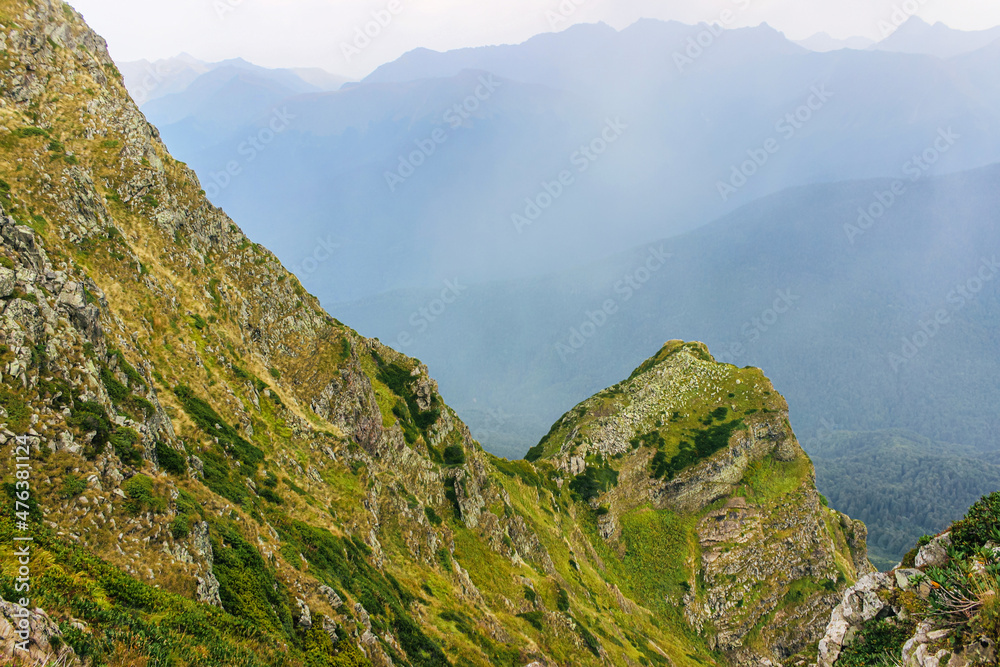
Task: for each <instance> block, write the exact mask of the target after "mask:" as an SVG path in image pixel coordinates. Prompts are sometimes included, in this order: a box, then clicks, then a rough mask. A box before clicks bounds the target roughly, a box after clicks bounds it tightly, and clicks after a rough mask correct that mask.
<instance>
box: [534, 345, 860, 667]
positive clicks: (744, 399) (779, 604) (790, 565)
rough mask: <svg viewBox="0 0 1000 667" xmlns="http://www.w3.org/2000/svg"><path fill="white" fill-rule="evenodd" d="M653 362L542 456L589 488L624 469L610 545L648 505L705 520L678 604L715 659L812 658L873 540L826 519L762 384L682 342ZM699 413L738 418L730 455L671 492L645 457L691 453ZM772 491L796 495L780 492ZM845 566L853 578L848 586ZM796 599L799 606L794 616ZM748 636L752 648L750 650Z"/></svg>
mask: <svg viewBox="0 0 1000 667" xmlns="http://www.w3.org/2000/svg"><path fill="white" fill-rule="evenodd" d="M655 361H657V362H658V363H655V364H653V365H650V364H649V363H647V364H646V365H645V366H644V367H643V368H644V369H646V370H645V372H642V371H643V369H640V371H639V372H637V374H636V375H633V378H631V379H630V380H628V381H626V382H623V383H621V384H620V385H618V386H616V387H614V388H612V389H611V390H609V391H608V392H604V393H602V394H599V395H598V396H597V397H595V398H594V399H591V400H590V401H587V402H585V403H583V404H581V405H580V406H578V407H577V408H576V409H575V410H574V411H573V412H571V413H569V414H567V416H566V417H564V418H563V420H562V421H561V422H560V423H559V424H557V427H556V428H554V429H553V432H552V433H550V434H549V436H548V438H547V439H546V440H545V441H543V443H542V444H541V445H540V448H542V449H543V450H544V451H546V452H548V451H551V452H552V454H551V456H553V458H554V463H555V465H556V466H557V467H558V468H559V469H560V470H561V471H562V472H563V474H564V475H566V477H567V478H578V479H579V477H578V476H580V475H584V473H585V471H586V470H587V468H588V467H590V466H596V465H599V464H601V461H602V460H603V461H605V462H607V461H612V462H613V461H616V460H619V459H620V460H622V461H623V462H624V463H623V464H621V465H620V467H619V466H618V465H617V464H613V465H614V466H615V467H616V468H617V472H618V474H619V481H618V485H617V487H615V488H612V489H610V490H609V491H608V493H607V494H606V495H602V496H601V498H600V502H601V503H604V504H605V505H606V506H607V509H608V511H607V513H606V514H604V515H603V516H602V517H600V519H599V529H600V531H601V535H602V536H603V537H605V539H607V540H609V541H610V542H611V543H613V544H614V543H616V542H620V541H622V540H623V539H626V538H627V535H625V534H624V533H623V529H622V527H621V525H622V523H623V518H626V517H628V516H629V515H630V514H633V513H634V512H636V511H637V510H638V511H642V508H643V506H644V505H645V504H648V505H650V506H651V507H652V508H654V509H656V510H660V511H663V512H669V513H672V514H673V515H688V516H695V517H698V521H697V523H696V524H695V526H694V530H693V535H692V537H693V538H694V539H696V540H697V544H698V546H699V549H698V552H697V553H695V554H692V556H693V557H694V558H695V559H696V561H695V563H696V564H695V567H692V568H691V569H690V571H689V573H688V580H687V582H686V585H687V592H686V593H685V594H684V595H683V597H682V598H681V599H679V600H677V602H678V603H679V604H681V605H682V606H683V615H684V618H685V619H686V621H687V623H688V624H689V625H690V626H691V627H692V628H695V629H696V630H697V631H699V632H702V631H705V632H707V630H706V629H707V628H711V633H710V636H709V637H708V638H707V641H708V645H709V646H710V647H711V648H712V649H714V650H719V651H723V652H725V653H727V654H728V655H729V656H730V659H731V660H732V661H733V662H734V664H758V663H759V662H761V661H763V660H768V661H771V662H772V663H777V662H779V661H781V660H782V659H784V658H786V657H788V656H791V655H793V654H795V653H797V652H798V651H800V650H802V649H804V648H806V647H807V646H809V645H810V644H814V643H815V642H816V641H817V640H818V639H819V638H820V637H821V636H822V633H823V629H824V627H825V624H826V620H827V618H828V617H829V614H830V611H831V610H832V609H833V608H834V606H835V605H836V604H837V601H838V599H839V595H838V590H843V589H844V588H845V587H846V586H847V585H848V584H849V583H851V580H853V578H854V577H858V576H863V575H865V574H867V573H869V572H871V571H872V570H873V568H872V566H871V564H870V563H869V562H868V558H867V548H866V544H865V540H864V538H865V534H866V531H865V529H864V526H863V524H860V522H853V521H851V520H850V519H849V518H847V517H845V516H843V515H841V514H839V513H836V512H833V511H832V510H828V509H825V508H824V507H823V506H822V505H821V503H820V499H819V494H818V493H817V492H816V488H815V478H814V474H813V471H812V466H811V464H810V463H809V461H808V458H807V457H806V455H805V453H804V452H803V451H802V449H801V447H800V446H799V444H798V442H797V440H796V439H795V436H794V434H793V433H792V432H791V429H790V427H789V425H788V420H787V405H786V404H785V402H784V400H783V399H781V397H780V396H777V394H775V392H774V391H773V388H772V387H771V385H770V383H769V382H768V381H767V380H766V379H764V378H763V376H761V375H760V373H759V372H757V371H749V372H746V371H739V370H738V369H735V368H733V367H731V366H723V365H721V364H716V363H715V362H714V361H713V360H712V359H711V357H710V355H709V354H708V352H707V350H706V349H705V348H704V347H703V346H698V345H683V344H681V343H679V342H672V343H668V344H667V346H665V348H664V349H663V350H662V351H661V352H660V354H659V355H657V357H656V358H655ZM647 366H650V367H649V368H646V367H647ZM619 403H620V404H621V405H623V406H625V407H621V408H619V407H618V404H619ZM739 405H742V406H743V407H742V408H740V407H739ZM696 406H697V407H696ZM702 406H704V407H702ZM697 410H702V411H704V412H710V411H712V410H716V411H719V412H718V413H717V414H719V415H720V416H719V419H720V420H724V419H726V418H728V419H733V418H734V413H735V412H736V411H737V410H742V414H735V417H742V418H741V419H738V421H739V424H738V425H735V426H734V427H733V429H732V431H731V435H728V436H727V435H725V434H724V435H722V436H720V437H728V442H719V443H718V445H717V446H718V447H719V450H718V451H717V452H715V453H713V454H711V455H709V456H705V457H702V458H701V459H700V460H696V461H695V462H694V463H693V464H690V465H688V466H686V467H684V468H683V469H681V470H678V471H675V473H674V474H673V475H672V476H670V477H668V478H666V479H662V480H661V479H657V478H656V477H655V476H651V474H650V466H651V465H653V466H655V465H656V464H655V461H656V458H655V457H653V454H652V453H645V452H648V451H649V450H644V447H647V446H648V445H649V444H650V443H651V442H660V443H662V444H661V445H660V446H659V451H660V452H661V453H660V454H657V455H656V456H662V455H663V454H662V453H663V452H670V451H671V445H670V443H669V442H667V440H666V439H677V440H678V441H681V443H682V444H683V441H684V440H685V439H688V438H694V437H696V434H697V432H698V430H699V429H704V427H705V426H706V425H711V424H713V423H715V422H713V421H711V420H709V419H708V418H702V419H701V420H697V421H694V424H693V428H692V426H691V424H692V420H691V418H690V415H691V413H692V412H693V411H697ZM723 415H729V417H725V416H723ZM732 423H733V424H735V422H732ZM702 432H703V433H705V432H704V431H702ZM724 433H728V431H726V432H724ZM702 437H703V439H704V437H705V436H704V435H703V436H702ZM723 445H724V446H723ZM556 446H558V449H556ZM633 452H634V453H633ZM622 457H624V458H622ZM650 457H653V462H652V464H651V461H650ZM666 459H667V457H666V456H664V460H666ZM605 465H606V464H605ZM779 470H780V471H781V472H778V471H779ZM782 476H784V477H785V478H784V479H781V478H782ZM772 485H780V486H784V487H786V488H785V489H784V490H782V491H780V492H774V491H772V490H771V489H770V488H769V487H771V486H772ZM595 502H597V501H595ZM720 505H721V506H720ZM838 560H840V561H841V562H842V561H843V560H846V561H847V562H849V563H850V564H851V568H850V570H851V571H850V573H849V574H850V577H851V580H845V578H844V575H843V572H842V566H841V565H839V564H838ZM806 582H808V583H806ZM793 589H794V590H799V591H803V592H802V593H795V594H794V595H795V598H794V602H793V603H791V604H789V600H790V599H792V598H789V596H790V595H792V593H791V591H792V590H793ZM747 600H752V601H753V604H745V601H747ZM751 634H755V635H756V636H757V639H756V641H755V642H754V644H755V648H749V647H748V646H747V645H746V641H745V640H746V638H747V637H748V636H749V635H751ZM761 647H766V648H763V649H762V648H761Z"/></svg>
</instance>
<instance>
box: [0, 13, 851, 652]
mask: <svg viewBox="0 0 1000 667" xmlns="http://www.w3.org/2000/svg"><path fill="white" fill-rule="evenodd" d="M0 24H2V29H0V64H2V65H3V67H2V74H0V209H2V210H0V239H2V245H0V299H2V302H0V309H2V316H0V376H2V377H0V381H2V383H0V410H2V411H0V422H2V424H3V426H2V430H0V434H2V437H0V443H2V446H0V461H2V463H0V471H2V476H3V484H4V499H3V503H2V507H0V542H2V543H3V545H4V546H3V554H4V556H3V561H2V569H0V638H2V640H3V644H2V648H0V652H2V655H4V656H5V658H4V659H5V660H6V661H7V662H12V661H13V662H14V664H19V663H20V664H32V661H34V660H40V661H44V660H47V659H55V660H61V662H60V664H88V665H105V664H107V665H133V664H156V665H160V664H164V665H166V664H177V665H213V666H214V665H310V666H314V665H338V666H342V665H376V666H386V665H412V666H414V667H419V666H425V665H426V666H435V667H438V666H441V665H516V666H518V667H520V666H522V665H529V664H530V665H536V666H537V665H546V666H548V665H570V664H572V665H651V664H652V665H674V666H677V667H682V666H685V665H691V666H693V665H723V664H740V665H742V664H746V665H750V664H761V661H771V662H772V663H773V662H776V661H778V660H782V659H784V658H785V657H787V656H790V655H792V654H794V653H796V652H798V651H800V650H802V649H805V648H807V647H808V646H809V645H810V643H815V641H817V640H818V639H819V638H820V635H821V634H822V631H823V626H824V624H825V621H826V618H827V617H828V616H829V613H830V611H831V609H833V607H834V605H835V604H836V602H837V600H838V598H839V595H838V593H839V592H840V591H842V590H843V589H845V588H846V587H847V586H849V585H851V584H853V583H854V582H855V581H856V579H857V578H858V577H859V576H861V575H865V574H867V573H868V571H869V569H870V566H869V565H868V562H867V559H866V557H865V546H864V536H865V530H864V527H863V526H862V525H861V524H859V523H856V522H852V521H851V520H850V519H848V518H847V517H845V516H843V515H840V514H838V513H836V512H833V511H832V510H829V509H827V508H824V507H823V505H822V502H821V498H820V496H819V495H818V493H817V492H816V490H815V485H814V475H813V470H812V467H811V464H810V462H809V460H808V458H807V457H806V456H805V455H804V454H803V452H802V450H801V449H800V448H799V446H798V444H797V441H796V440H795V437H794V435H793V434H792V432H791V429H790V427H789V424H788V420H787V405H786V404H785V402H784V400H783V399H782V398H781V397H780V396H778V395H777V393H776V392H775V391H774V389H773V387H772V386H771V385H770V383H769V382H768V381H767V380H766V379H765V378H764V377H763V375H762V374H761V373H760V372H759V371H756V370H754V369H749V368H748V369H742V370H739V369H737V368H735V367H733V366H726V365H722V364H718V363H716V362H715V361H714V360H713V359H712V357H711V356H710V355H709V354H708V351H707V350H706V349H705V348H704V346H701V345H698V344H683V343H679V342H673V343H669V344H667V345H666V346H665V347H664V348H663V349H662V350H661V351H660V352H659V354H658V355H657V356H656V357H654V358H652V359H650V360H649V361H648V362H647V363H646V364H645V365H644V366H643V367H641V368H640V369H638V370H637V371H636V373H635V374H634V375H633V376H632V377H631V378H629V379H628V380H627V381H625V382H622V383H621V384H619V385H616V386H615V387H613V388H612V389H609V390H607V391H606V392H603V393H601V394H599V395H598V396H596V397H594V398H593V399H590V400H589V401H586V402H585V403H583V404H581V405H580V406H577V408H575V409H574V410H573V411H572V412H570V413H569V414H567V415H566V416H565V417H564V418H563V419H562V420H560V421H559V422H558V423H557V424H556V426H555V427H554V428H553V430H552V432H551V433H550V435H549V436H548V437H547V438H546V439H545V440H544V441H543V442H542V443H541V444H540V445H539V447H537V448H536V449H535V450H533V452H532V456H531V459H532V460H531V461H519V462H510V461H505V460H502V459H497V458H495V457H492V456H490V455H489V454H487V453H486V452H484V451H483V450H482V448H481V447H480V446H479V445H478V443H476V442H475V441H474V440H473V439H472V437H471V435H470V433H469V430H468V429H467V428H466V427H465V425H464V424H463V423H462V422H461V421H460V420H459V418H458V416H457V415H456V414H455V413H454V411H453V410H451V409H450V408H449V407H448V406H446V405H445V404H444V402H443V400H442V399H441V397H440V395H439V394H438V392H437V386H436V384H435V383H434V381H433V380H431V379H430V377H429V376H428V371H427V368H426V367H425V366H423V365H422V364H420V362H418V361H416V360H414V359H410V358H407V357H405V356H403V355H400V354H398V353H396V352H394V351H393V350H391V349H389V348H387V347H385V346H383V345H382V344H381V343H379V342H378V341H377V340H368V339H364V338H362V337H361V336H359V335H357V334H356V333H355V332H353V331H352V330H351V329H349V328H347V327H346V326H344V325H343V324H341V323H340V322H338V321H337V320H335V319H333V318H332V317H330V316H329V315H328V314H326V313H325V312H324V311H323V310H322V309H321V308H320V306H319V303H318V301H317V300H316V299H315V298H314V297H312V296H311V295H309V294H307V293H306V292H305V290H304V289H303V288H302V286H301V284H300V283H299V282H298V280H297V279H296V278H295V277H294V276H293V275H291V274H289V273H288V272H287V271H285V270H284V269H283V268H282V266H281V265H280V264H279V263H278V262H277V261H276V259H275V258H274V256H273V255H272V254H271V253H270V252H268V251H267V250H266V249H264V248H262V247H260V246H259V245H256V244H254V243H252V242H251V241H250V240H249V239H247V238H246V236H244V235H243V233H242V232H241V231H240V230H239V229H238V228H237V227H236V226H235V225H234V224H233V223H232V221H231V220H230V219H229V218H228V217H226V215H225V214H224V213H223V212H222V211H221V210H219V209H217V208H215V207H213V206H212V205H211V204H210V203H208V201H207V200H206V199H205V197H204V192H203V191H202V189H201V186H200V184H199V182H198V180H197V178H196V177H195V175H194V173H193V172H192V171H191V170H189V169H188V168H187V167H186V166H185V165H183V164H182V163H179V162H177V161H176V160H174V159H173V158H171V156H170V155H169V154H168V153H167V151H166V150H165V148H164V147H163V144H162V143H161V142H160V140H159V137H158V134H157V131H156V129H155V128H153V127H152V126H151V125H149V124H148V123H147V122H146V120H145V119H144V117H143V116H142V114H141V113H140V112H139V111H138V109H137V107H136V106H135V104H134V103H133V102H132V101H131V99H130V98H129V97H128V95H127V93H126V92H125V89H124V87H123V85H122V82H121V75H120V73H119V72H118V71H117V69H116V68H115V66H114V64H113V62H112V61H111V59H110V57H109V56H108V53H107V50H106V46H105V44H104V43H103V41H102V40H101V39H100V38H99V37H97V36H96V35H95V34H94V33H93V32H91V31H90V30H89V29H88V28H87V26H86V25H85V24H84V23H83V21H82V20H81V18H80V17H79V16H78V15H77V14H76V13H75V12H74V11H73V10H72V9H71V8H70V7H69V6H68V5H65V4H63V3H61V2H59V1H58V0H33V1H32V0H0ZM275 224H278V225H281V224H287V223H286V221H283V220H278V219H276V220H275ZM18 538H31V541H30V542H29V541H27V540H26V539H20V540H19V539H18ZM25 618H26V620H27V622H26V623H25V622H24V620H25ZM24 626H27V627H26V629H25V630H24V632H23V636H22V635H21V634H19V633H20V631H21V629H22V628H23V627H24ZM22 648H26V649H28V651H27V652H24V651H21V649H22ZM765 664H766V663H765Z"/></svg>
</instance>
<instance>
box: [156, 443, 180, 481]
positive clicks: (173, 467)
mask: <svg viewBox="0 0 1000 667" xmlns="http://www.w3.org/2000/svg"><path fill="white" fill-rule="evenodd" d="M156 460H157V461H159V463H160V467H161V468H163V469H164V470H166V471H167V472H169V473H173V474H175V475H184V474H186V473H187V457H186V456H184V455H183V454H182V453H180V452H179V451H177V450H176V449H174V448H173V447H171V446H170V445H168V444H166V443H164V442H157V443H156Z"/></svg>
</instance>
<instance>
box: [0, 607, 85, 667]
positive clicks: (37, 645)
mask: <svg viewBox="0 0 1000 667" xmlns="http://www.w3.org/2000/svg"><path fill="white" fill-rule="evenodd" d="M25 612H27V618H24V616H23V615H24V613H25ZM24 626H27V627H26V628H25V627H24ZM22 633H23V634H22ZM0 637H2V638H3V642H0V662H2V663H5V664H7V663H8V662H9V661H12V660H14V659H15V651H16V647H15V642H17V643H19V642H22V641H27V644H28V651H27V653H22V652H20V651H17V656H16V657H17V658H19V659H25V658H26V659H27V660H28V661H29V662H30V664H39V665H41V664H46V665H47V664H60V665H62V664H73V665H75V664H79V663H78V662H77V659H76V653H74V651H73V649H71V648H70V647H69V646H67V645H66V643H65V642H64V641H61V640H62V632H61V631H60V630H59V626H58V625H56V624H55V622H54V621H53V620H52V619H51V618H49V615H48V614H46V613H45V612H44V611H42V610H41V609H34V610H32V609H23V608H22V607H19V606H18V605H16V604H14V603H12V602H7V601H6V600H4V599H3V598H0ZM55 638H58V640H57V642H56V643H57V644H58V645H59V649H58V650H57V649H56V648H55V647H54V646H53V645H52V640H53V639H55ZM15 664H21V663H15Z"/></svg>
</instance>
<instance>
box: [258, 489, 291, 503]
mask: <svg viewBox="0 0 1000 667" xmlns="http://www.w3.org/2000/svg"><path fill="white" fill-rule="evenodd" d="M257 495H258V496H260V497H261V498H263V499H264V500H266V501H267V502H269V503H274V504H275V505H284V504H285V501H284V500H282V499H281V496H279V495H278V494H277V493H275V492H274V491H272V490H271V489H269V488H267V487H263V488H258V489H257Z"/></svg>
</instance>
